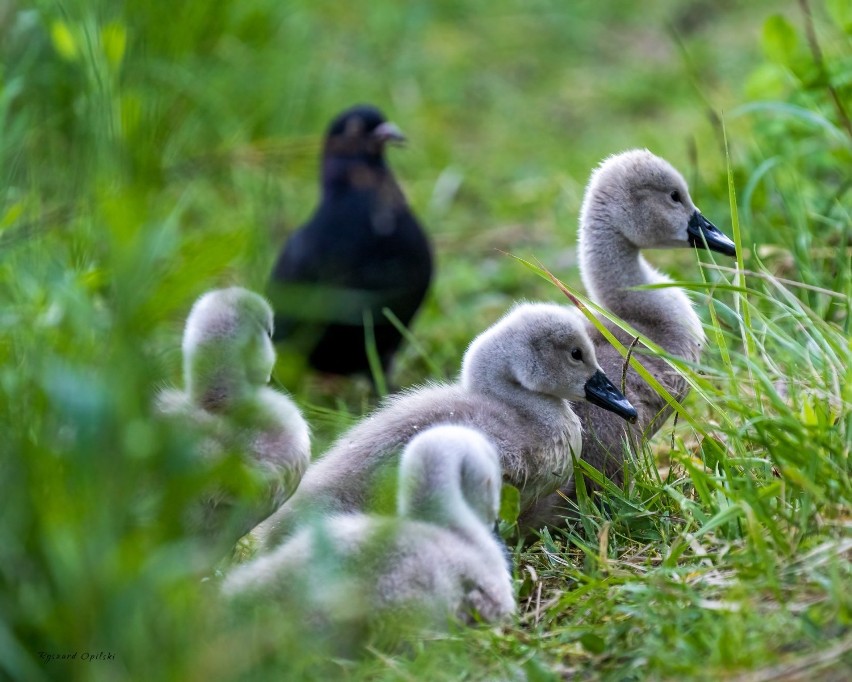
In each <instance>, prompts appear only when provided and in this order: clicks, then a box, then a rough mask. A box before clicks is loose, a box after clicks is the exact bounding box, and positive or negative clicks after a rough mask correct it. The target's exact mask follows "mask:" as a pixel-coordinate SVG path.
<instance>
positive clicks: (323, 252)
mask: <svg viewBox="0 0 852 682" xmlns="http://www.w3.org/2000/svg"><path fill="white" fill-rule="evenodd" d="M402 139H403V137H402V134H401V133H400V131H399V129H398V128H396V126H394V125H393V124H392V123H389V122H388V121H386V120H385V117H384V116H383V115H382V113H381V112H380V111H378V110H377V109H376V108H374V107H370V106H357V107H353V108H351V109H348V110H347V111H344V112H343V113H342V114H340V115H339V116H338V117H337V118H335V119H334V121H332V123H331V125H330V126H329V129H328V132H327V134H326V139H325V147H324V149H323V155H322V170H321V174H322V175H321V179H322V188H321V198H320V204H319V206H318V207H317V209H316V211H315V212H314V214H313V216H312V217H311V219H310V220H309V221H308V222H307V223H306V224H305V225H303V226H302V227H300V228H299V229H298V230H297V231H296V232H295V233H294V234H293V235H292V236H291V237H290V239H289V240H288V241H287V243H286V244H285V245H284V248H283V250H282V252H281V254H280V255H279V257H278V261H277V262H276V264H275V268H274V270H273V272H272V282H271V284H270V289H269V295H270V299H271V301H272V304H273V307H274V308H275V314H276V317H275V333H276V340H277V341H282V342H285V343H286V344H288V345H290V346H291V347H293V348H294V349H297V350H298V351H299V352H300V353H303V354H304V355H306V356H307V359H308V364H310V365H311V366H312V367H313V368H314V369H316V370H319V371H322V372H330V373H333V374H344V375H346V374H357V373H369V362H368V359H367V350H366V348H367V346H366V344H365V338H366V336H365V334H366V333H367V332H368V331H369V330H370V329H371V330H372V332H373V334H374V338H375V344H376V350H377V351H378V355H379V359H380V360H381V364H382V368H383V369H384V370H385V371H387V370H388V368H389V366H390V363H391V360H392V358H393V355H394V353H395V352H396V351H397V349H398V348H399V345H400V343H401V341H402V336H401V334H400V333H399V332H398V331H397V329H396V328H395V327H394V326H393V324H391V322H390V321H389V320H388V318H387V317H386V316H385V315H384V314H383V312H382V311H383V309H384V308H389V309H390V310H391V311H392V312H393V314H394V315H395V316H396V317H397V318H399V320H400V321H401V322H402V323H403V324H405V325H408V324H409V323H410V322H411V319H412V318H413V317H414V315H415V313H416V312H417V310H418V308H419V307H420V304H421V303H422V301H423V298H424V296H425V295H426V291H427V290H428V288H429V283H430V281H431V278H432V251H431V247H430V245H429V241H428V239H427V237H426V235H425V234H424V233H423V230H422V229H421V227H420V224H419V223H418V222H417V219H416V218H415V217H414V214H413V213H412V212H411V210H410V208H409V207H408V204H407V202H406V200H405V197H404V196H403V194H402V190H401V189H400V187H399V185H398V184H397V182H396V180H395V179H394V176H393V173H392V172H391V170H390V168H389V167H388V166H387V163H386V162H385V156H384V148H385V145H386V144H387V143H388V142H393V141H401V140H402ZM365 322H366V328H365Z"/></svg>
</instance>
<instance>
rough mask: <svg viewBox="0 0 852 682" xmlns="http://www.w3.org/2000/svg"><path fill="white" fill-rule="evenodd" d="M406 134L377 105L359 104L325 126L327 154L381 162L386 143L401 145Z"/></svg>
mask: <svg viewBox="0 0 852 682" xmlns="http://www.w3.org/2000/svg"><path fill="white" fill-rule="evenodd" d="M404 141H405V135H403V134H402V131H401V130H400V129H399V128H398V127H397V126H396V125H395V124H394V123H391V122H390V121H388V120H387V119H386V118H385V116H384V114H382V112H381V111H379V110H378V109H376V107H373V106H370V105H367V104H361V105H358V106H354V107H351V108H350V109H347V110H346V111H344V112H343V113H341V114H339V115H338V116H337V117H336V118H335V119H334V120H333V121H332V122H331V125H330V126H329V127H328V132H327V133H326V140H325V153H326V155H327V156H336V157H348V158H358V159H363V160H365V161H368V162H372V163H382V162H383V160H384V149H385V145H386V144H389V143H390V144H400V143H402V142H404Z"/></svg>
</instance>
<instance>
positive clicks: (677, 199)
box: [669, 190, 683, 204]
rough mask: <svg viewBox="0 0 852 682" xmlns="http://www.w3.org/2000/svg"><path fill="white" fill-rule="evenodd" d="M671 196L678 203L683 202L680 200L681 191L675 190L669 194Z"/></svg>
mask: <svg viewBox="0 0 852 682" xmlns="http://www.w3.org/2000/svg"><path fill="white" fill-rule="evenodd" d="M669 196H670V197H671V198H672V201H673V202H675V203H676V204H680V203H683V202H681V200H680V192H678V191H677V190H675V191H674V192H672V193H671V194H669Z"/></svg>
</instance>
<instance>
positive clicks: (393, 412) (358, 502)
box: [255, 303, 635, 547]
mask: <svg viewBox="0 0 852 682" xmlns="http://www.w3.org/2000/svg"><path fill="white" fill-rule="evenodd" d="M598 395H599V396H602V397H596V396H598ZM584 399H593V400H598V401H599V404H602V405H606V406H608V409H617V410H621V411H622V414H623V416H625V417H626V418H631V416H632V417H635V414H633V413H632V410H633V408H632V407H631V406H630V404H629V403H627V401H626V400H624V396H622V395H621V394H620V393H619V392H618V391H617V390H616V389H615V387H614V386H613V385H612V384H611V382H609V381H608V380H607V379H606V377H605V376H603V374H601V372H600V369H599V366H598V363H597V360H596V359H595V351H594V348H593V347H592V344H591V341H590V340H589V336H588V334H587V333H586V331H585V328H584V324H583V317H582V315H581V314H580V313H579V312H578V311H576V310H573V309H569V308H566V307H564V306H560V305H556V304H549V303H522V304H518V305H516V306H515V307H514V308H512V309H511V310H510V311H509V312H508V313H507V314H506V315H504V317H503V318H502V319H500V320H499V321H498V322H497V323H495V324H494V325H493V326H491V327H490V328H489V329H487V330H486V331H485V332H483V333H482V334H480V335H479V336H478V337H477V338H476V339H474V340H473V342H472V343H471V344H470V347H469V348H468V350H467V352H466V353H465V356H464V360H463V363H462V370H461V376H460V379H459V380H458V381H457V382H456V383H453V384H430V385H426V386H424V387H421V388H418V389H415V390H411V391H408V392H405V393H402V394H401V395H399V396H396V397H393V398H391V399H390V400H389V401H387V402H386V404H385V405H384V406H383V407H381V408H380V409H378V410H377V411H375V412H374V413H373V414H372V415H371V416H369V417H367V418H366V419H364V420H362V421H361V422H360V423H359V424H357V425H355V426H354V427H353V428H351V429H350V430H349V431H347V432H346V433H344V434H343V435H342V436H341V437H340V438H339V439H338V440H337V442H336V443H335V444H334V445H333V446H332V448H331V450H330V451H329V452H328V453H327V454H326V455H325V456H324V457H322V458H321V459H320V460H319V461H318V462H317V463H316V464H314V465H313V466H312V467H311V468H310V469H309V470H308V472H307V473H306V475H305V478H304V479H303V481H302V484H301V486H300V488H299V490H298V491H297V492H296V494H295V495H294V496H293V498H291V499H290V500H289V501H288V502H287V503H286V504H285V505H283V506H282V507H281V508H280V509H279V510H278V511H276V512H275V513H274V514H273V515H272V516H271V517H270V518H269V519H267V520H266V521H264V522H263V523H262V524H261V525H260V526H259V527H258V528H257V529H255V535H256V537H257V538H258V539H259V540H260V542H261V543H262V544H265V545H266V546H267V547H269V546H273V545H275V544H276V543H277V542H279V541H280V539H281V538H282V537H283V536H285V535H287V534H289V533H290V532H291V531H292V528H293V525H294V523H295V522H296V521H297V520H298V519H299V518H300V517H301V516H303V515H306V514H310V513H329V512H350V511H363V510H365V509H367V508H368V507H369V506H370V504H371V502H372V500H371V494H372V493H373V492H374V488H375V481H376V479H377V477H378V474H380V473H381V472H382V471H383V470H384V469H385V468H386V467H387V466H389V465H392V464H394V463H395V462H396V461H398V458H399V454H400V451H401V450H402V449H403V448H404V447H405V445H406V444H407V443H408V442H409V441H410V440H411V439H412V438H413V437H414V436H416V435H417V433H418V432H420V431H422V430H423V429H426V428H428V427H430V426H432V425H435V424H442V423H451V424H458V425H463V426H469V427H471V428H474V429H477V430H478V431H480V432H481V433H483V434H484V435H485V436H486V437H487V438H488V439H489V440H490V441H491V443H492V444H493V445H494V446H495V447H496V449H497V452H498V454H499V456H500V462H501V466H502V470H503V477H504V480H506V481H508V482H509V483H511V484H512V485H514V486H515V487H517V488H518V489H519V490H520V491H521V503H522V505H528V504H530V503H531V501H532V500H534V499H536V498H538V497H540V496H542V495H545V494H547V493H550V492H553V491H554V490H555V489H556V488H557V487H558V486H559V485H561V484H562V483H564V482H565V481H566V480H567V479H568V478H570V476H571V474H572V472H573V461H574V460H573V458H574V457H579V456H580V448H581V445H582V440H581V435H580V423H579V420H578V419H577V416H576V415H575V414H574V412H573V411H572V409H571V405H570V403H569V402H568V401H569V400H584Z"/></svg>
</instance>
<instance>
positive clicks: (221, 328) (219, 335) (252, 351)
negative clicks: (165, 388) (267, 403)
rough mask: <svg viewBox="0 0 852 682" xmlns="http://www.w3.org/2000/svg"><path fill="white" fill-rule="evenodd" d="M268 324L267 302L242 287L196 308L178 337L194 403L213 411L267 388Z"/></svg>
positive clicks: (271, 354) (217, 293)
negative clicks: (261, 388) (253, 391)
mask: <svg viewBox="0 0 852 682" xmlns="http://www.w3.org/2000/svg"><path fill="white" fill-rule="evenodd" d="M272 320H273V313H272V308H270V306H269V304H268V303H267V302H266V300H265V299H264V298H263V297H261V296H260V295H258V294H256V293H254V292H253V291H249V290H248V289H243V288H242V287H230V288H228V289H216V290H213V291H209V292H207V293H206V294H204V295H203V296H201V298H199V299H198V300H197V301H196V302H195V304H194V305H193V306H192V310H191V311H190V313H189V317H187V320H186V327H185V329H184V334H183V358H184V380H185V382H186V388H187V391H188V392H189V394H190V396H191V397H192V399H193V400H194V401H196V402H198V403H200V404H201V405H202V406H204V407H208V408H215V407H217V406H222V405H224V403H227V402H230V401H231V400H233V399H234V398H239V397H240V396H241V395H243V394H245V392H246V391H250V390H251V389H253V388H257V387H260V386H263V385H265V384H267V383H268V382H269V379H270V376H271V374H272V368H273V366H274V364H275V350H274V349H273V347H272V340H271V338H272Z"/></svg>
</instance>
